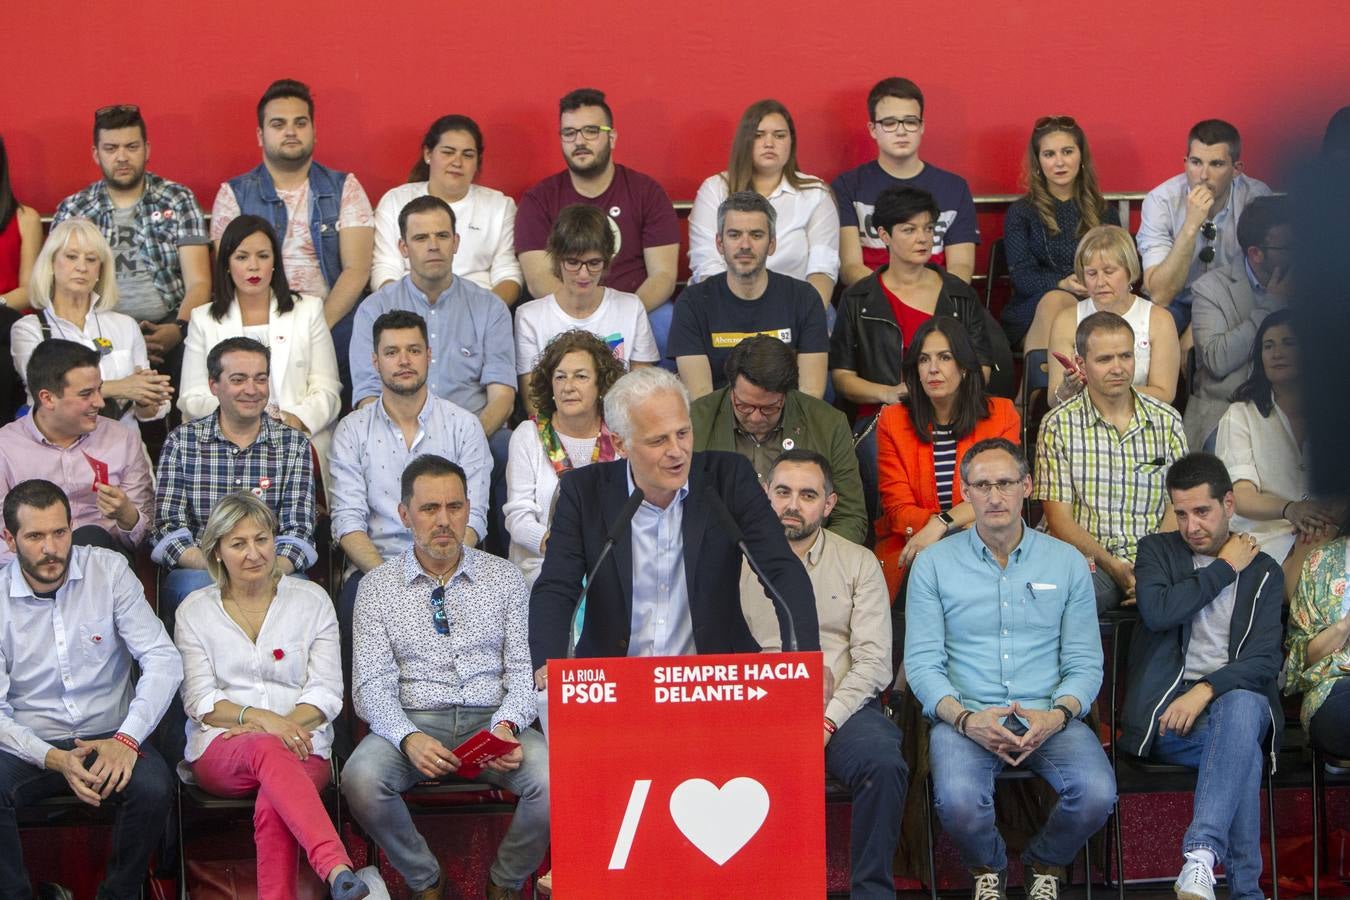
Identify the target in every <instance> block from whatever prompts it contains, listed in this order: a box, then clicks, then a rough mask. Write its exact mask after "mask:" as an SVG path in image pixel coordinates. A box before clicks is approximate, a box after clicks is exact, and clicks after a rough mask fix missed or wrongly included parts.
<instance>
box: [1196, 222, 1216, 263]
mask: <svg viewBox="0 0 1350 900" xmlns="http://www.w3.org/2000/svg"><path fill="white" fill-rule="evenodd" d="M1200 235H1201V236H1202V237H1203V238H1204V239H1205V240H1207V241H1209V242H1210V245H1209V246H1206V247H1204V248H1202V249H1201V250H1200V261H1201V262H1202V263H1205V264H1206V265H1208V264H1209V263H1212V262H1214V247H1213V246H1212V245H1213V241H1214V238H1216V237H1218V235H1219V229H1218V227H1217V226H1215V224H1214V223H1213V222H1208V221H1207V222H1205V224H1203V225H1201V226H1200Z"/></svg>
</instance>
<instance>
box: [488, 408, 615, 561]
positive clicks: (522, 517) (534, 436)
mask: <svg viewBox="0 0 1350 900" xmlns="http://www.w3.org/2000/svg"><path fill="white" fill-rule="evenodd" d="M568 443H569V441H567V440H564V441H563V446H564V447H566V446H567V444H568ZM594 452H595V440H594V439H592V440H591V441H590V450H589V451H588V452H587V454H586V457H585V458H584V459H577V458H576V457H574V456H571V454H570V453H569V458H570V459H571V460H572V466H573V468H576V469H580V468H582V467H583V466H588V465H590V463H591V454H592V453H594ZM557 494H558V472H557V470H556V469H554V468H553V461H552V460H550V459H549V458H548V454H547V453H545V452H544V445H543V443H542V442H540V440H539V428H538V427H537V426H536V425H535V424H534V422H533V421H532V420H530V419H526V420H525V421H524V422H521V423H520V425H518V426H517V427H516V429H515V431H513V432H511V448H510V450H509V451H508V454H507V457H506V504H505V505H504V506H503V507H502V514H503V515H504V516H505V517H506V530H507V532H508V533H509V534H510V535H511V547H510V549H509V550H508V551H507V558H508V559H510V560H511V562H513V563H515V564H516V566H517V567H519V569H520V571H521V574H523V575H524V576H525V583H526V584H527V585H530V586H533V585H534V580H535V579H536V578H538V577H539V569H540V567H541V566H542V565H543V564H544V554H543V552H542V551H541V550H540V549H539V544H540V542H542V541H543V540H544V535H545V534H547V533H548V530H549V527H550V525H551V524H552V518H553V505H554V501H555V500H556V498H557Z"/></svg>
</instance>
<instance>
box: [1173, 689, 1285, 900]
mask: <svg viewBox="0 0 1350 900" xmlns="http://www.w3.org/2000/svg"><path fill="white" fill-rule="evenodd" d="M1205 713H1206V715H1205V718H1204V719H1202V720H1201V721H1200V723H1199V724H1198V725H1197V726H1195V727H1193V728H1191V733H1190V734H1186V735H1180V734H1176V733H1174V732H1168V733H1167V734H1164V735H1159V736H1158V737H1156V738H1155V739H1154V741H1153V750H1152V753H1151V755H1152V757H1153V759H1156V760H1157V761H1159V762H1164V763H1171V764H1173V765H1178V766H1189V767H1190V768H1192V769H1195V770H1196V783H1195V810H1194V812H1193V813H1192V815H1191V824H1190V827H1189V828H1187V829H1186V837H1185V839H1184V840H1183V842H1182V846H1181V849H1182V852H1183V853H1185V852H1187V851H1189V850H1196V849H1199V848H1202V847H1203V848H1204V849H1206V850H1209V851H1210V852H1212V853H1213V854H1214V856H1215V857H1216V858H1217V859H1218V860H1219V861H1220V862H1222V863H1223V868H1224V871H1225V872H1227V873H1228V891H1229V896H1230V897H1233V898H1234V900H1239V898H1246V897H1264V896H1265V895H1264V893H1263V892H1262V891H1261V884H1260V879H1261V769H1262V766H1263V764H1264V760H1265V753H1266V749H1265V739H1266V734H1267V732H1268V730H1269V729H1270V715H1271V712H1270V703H1269V702H1268V701H1267V700H1266V698H1265V697H1264V696H1263V695H1262V694H1258V693H1257V692H1255V691H1243V690H1233V691H1229V692H1228V693H1226V694H1223V695H1222V696H1220V697H1219V698H1218V699H1216V700H1215V701H1214V702H1213V703H1211V704H1210V705H1209V708H1208V709H1207V710H1205Z"/></svg>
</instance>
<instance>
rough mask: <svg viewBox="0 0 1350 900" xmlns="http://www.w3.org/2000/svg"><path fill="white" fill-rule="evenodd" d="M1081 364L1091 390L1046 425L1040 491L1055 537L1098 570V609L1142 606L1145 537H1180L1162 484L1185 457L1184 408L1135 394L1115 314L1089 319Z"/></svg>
mask: <svg viewBox="0 0 1350 900" xmlns="http://www.w3.org/2000/svg"><path fill="white" fill-rule="evenodd" d="M1075 348H1076V351H1077V356H1078V358H1077V360H1075V362H1076V364H1077V366H1078V370H1079V373H1081V374H1080V376H1079V378H1080V379H1081V380H1082V381H1083V382H1085V383H1084V389H1083V390H1081V391H1080V392H1079V393H1078V394H1077V395H1076V396H1074V397H1072V398H1071V399H1069V400H1067V401H1065V402H1064V403H1061V404H1060V405H1059V406H1057V407H1055V408H1054V409H1053V410H1051V411H1050V412H1049V413H1047V414H1046V416H1045V419H1044V420H1042V422H1041V432H1040V438H1039V442H1038V444H1037V447H1036V471H1035V481H1036V487H1035V490H1034V491H1033V493H1032V497H1033V498H1035V499H1037V500H1041V501H1043V503H1044V509H1045V520H1046V523H1047V524H1048V525H1049V530H1050V534H1052V535H1054V536H1055V537H1057V538H1059V539H1060V540H1063V541H1067V542H1068V543H1070V544H1072V545H1073V546H1075V547H1077V548H1078V550H1079V551H1081V552H1082V554H1083V555H1084V556H1085V557H1087V559H1088V560H1089V564H1090V565H1091V566H1093V576H1092V581H1093V587H1094V588H1095V589H1096V593H1097V610H1098V611H1099V612H1100V611H1104V610H1107V609H1112V608H1114V607H1117V606H1120V605H1121V604H1122V603H1125V604H1132V603H1133V602H1134V554H1135V547H1136V545H1137V544H1138V542H1139V539H1140V538H1141V537H1143V536H1144V535H1146V534H1153V533H1155V532H1159V531H1175V530H1176V528H1177V523H1176V517H1175V516H1174V515H1173V513H1172V506H1171V504H1170V503H1169V502H1168V498H1167V490H1166V487H1165V486H1164V479H1165V478H1166V476H1167V469H1168V467H1169V466H1171V464H1172V463H1173V462H1174V461H1175V460H1177V459H1179V458H1180V457H1182V456H1184V455H1185V454H1186V433H1185V431H1184V430H1183V428H1182V425H1181V416H1179V415H1178V414H1177V411H1176V410H1174V409H1173V408H1172V407H1170V406H1168V405H1167V404H1165V403H1163V402H1162V401H1160V400H1156V399H1154V398H1153V397H1150V396H1148V395H1147V394H1141V393H1140V392H1139V391H1137V390H1135V388H1134V385H1133V381H1134V369H1135V365H1134V348H1135V335H1134V330H1133V329H1132V328H1131V327H1130V324H1129V323H1128V322H1126V321H1125V320H1124V319H1122V318H1121V317H1120V316H1118V315H1116V314H1115V313H1108V312H1098V313H1093V314H1092V315H1090V316H1088V317H1087V318H1085V319H1083V321H1082V322H1081V323H1079V325H1078V332H1077V334H1076V335H1075Z"/></svg>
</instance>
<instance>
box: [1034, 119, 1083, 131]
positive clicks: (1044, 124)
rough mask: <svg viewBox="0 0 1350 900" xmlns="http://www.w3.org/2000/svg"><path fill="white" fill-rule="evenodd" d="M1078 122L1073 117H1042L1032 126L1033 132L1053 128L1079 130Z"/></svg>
mask: <svg viewBox="0 0 1350 900" xmlns="http://www.w3.org/2000/svg"><path fill="white" fill-rule="evenodd" d="M1077 127H1078V122H1077V121H1075V120H1074V117H1073V116H1041V117H1040V118H1039V119H1037V120H1036V124H1035V125H1033V126H1031V129H1032V131H1041V130H1042V129H1051V128H1077Z"/></svg>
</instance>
